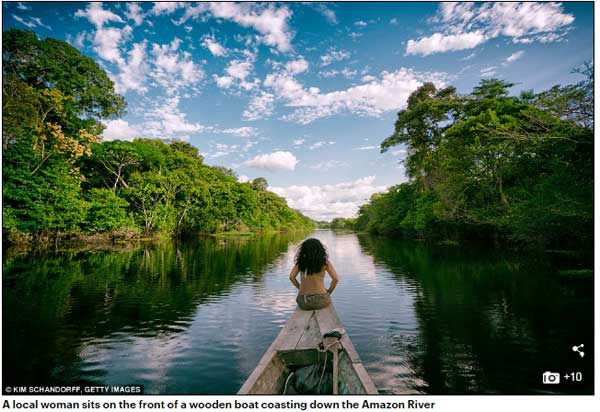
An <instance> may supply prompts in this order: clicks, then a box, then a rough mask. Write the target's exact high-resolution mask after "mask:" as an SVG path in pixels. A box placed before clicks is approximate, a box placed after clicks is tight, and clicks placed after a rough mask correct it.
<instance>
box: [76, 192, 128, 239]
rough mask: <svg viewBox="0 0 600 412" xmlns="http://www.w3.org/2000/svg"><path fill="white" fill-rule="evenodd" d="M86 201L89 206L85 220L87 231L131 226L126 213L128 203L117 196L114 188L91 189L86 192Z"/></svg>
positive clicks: (102, 230) (106, 230)
mask: <svg viewBox="0 0 600 412" xmlns="http://www.w3.org/2000/svg"><path fill="white" fill-rule="evenodd" d="M88 201H89V203H90V206H89V209H88V211H87V218H86V222H85V230H86V231H87V232H90V233H94V232H108V231H112V230H116V229H120V228H123V227H132V226H133V221H132V220H131V219H130V218H129V216H128V213H127V208H128V207H129V203H127V201H126V200H124V199H122V198H120V197H119V196H117V194H116V193H115V191H114V190H110V189H92V190H90V191H89V193H88Z"/></svg>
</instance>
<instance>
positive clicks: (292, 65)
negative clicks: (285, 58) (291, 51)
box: [285, 57, 308, 74]
mask: <svg viewBox="0 0 600 412" xmlns="http://www.w3.org/2000/svg"><path fill="white" fill-rule="evenodd" d="M285 70H286V71H287V72H289V73H291V74H299V73H304V72H305V71H307V70H308V62H307V61H306V60H305V59H304V57H300V58H298V59H296V60H291V61H289V62H287V63H286V64H285Z"/></svg>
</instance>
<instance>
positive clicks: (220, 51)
mask: <svg viewBox="0 0 600 412" xmlns="http://www.w3.org/2000/svg"><path fill="white" fill-rule="evenodd" d="M202 45H203V46H204V47H206V48H207V49H208V50H209V51H210V52H211V53H212V55H213V56H217V57H223V56H227V49H226V48H225V47H223V46H222V45H221V44H219V42H217V40H216V39H215V36H212V35H206V36H204V37H203V39H202Z"/></svg>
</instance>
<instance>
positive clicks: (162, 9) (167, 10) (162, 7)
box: [150, 1, 185, 16]
mask: <svg viewBox="0 0 600 412" xmlns="http://www.w3.org/2000/svg"><path fill="white" fill-rule="evenodd" d="M184 6H185V3H184V2H180V1H155V2H154V6H153V7H152V9H151V10H150V13H152V14H154V15H155V16H160V15H161V14H167V15H168V14H172V13H173V12H174V11H176V10H177V9H180V8H182V7H184Z"/></svg>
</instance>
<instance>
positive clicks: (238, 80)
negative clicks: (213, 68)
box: [213, 52, 260, 91]
mask: <svg viewBox="0 0 600 412" xmlns="http://www.w3.org/2000/svg"><path fill="white" fill-rule="evenodd" d="M244 54H245V55H246V59H245V60H231V61H230V62H229V64H228V65H227V67H226V68H225V74H224V75H223V76H217V75H216V74H214V75H213V79H214V80H215V82H216V83H217V86H218V87H220V88H222V89H229V88H231V87H232V86H235V87H236V89H238V91H239V90H244V91H250V90H253V89H255V88H257V87H258V86H259V85H260V80H259V79H254V80H248V77H249V76H250V74H251V73H252V71H253V69H254V60H255V58H256V56H255V55H254V54H253V53H252V52H246V53H244Z"/></svg>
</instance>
